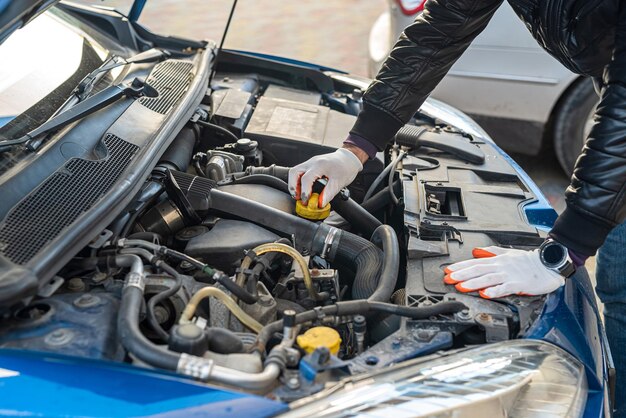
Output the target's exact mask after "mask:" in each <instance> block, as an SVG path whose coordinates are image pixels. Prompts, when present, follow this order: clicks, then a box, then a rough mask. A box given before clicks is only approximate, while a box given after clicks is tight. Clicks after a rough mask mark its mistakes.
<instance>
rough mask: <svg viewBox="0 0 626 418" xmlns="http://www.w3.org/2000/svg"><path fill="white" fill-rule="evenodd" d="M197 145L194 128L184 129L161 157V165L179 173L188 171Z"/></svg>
mask: <svg viewBox="0 0 626 418" xmlns="http://www.w3.org/2000/svg"><path fill="white" fill-rule="evenodd" d="M195 145H196V131H195V130H194V129H192V128H183V129H182V130H181V131H180V132H179V133H178V135H176V138H174V140H173V141H172V144H171V145H170V146H169V147H168V148H167V150H165V152H164V153H163V155H162V156H161V159H160V160H159V165H161V166H165V167H167V168H169V169H174V170H178V171H187V168H188V167H189V162H190V161H191V156H192V154H193V148H194V146H195Z"/></svg>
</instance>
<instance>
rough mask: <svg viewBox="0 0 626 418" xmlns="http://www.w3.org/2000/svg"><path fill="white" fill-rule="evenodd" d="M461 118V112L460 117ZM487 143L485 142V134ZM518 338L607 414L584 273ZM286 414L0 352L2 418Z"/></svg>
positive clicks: (596, 325) (55, 359)
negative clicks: (541, 350)
mask: <svg viewBox="0 0 626 418" xmlns="http://www.w3.org/2000/svg"><path fill="white" fill-rule="evenodd" d="M143 3H145V1H141V2H137V4H136V5H135V6H134V7H133V8H132V9H131V18H132V20H136V19H137V17H138V15H139V13H140V12H141V8H142V7H143ZM2 4H3V2H0V5H2ZM250 54H251V55H257V56H260V57H263V58H265V59H271V60H275V61H280V62H286V63H289V64H290V65H297V66H304V67H308V68H312V69H317V70H321V71H330V70H331V69H328V68H324V67H319V66H317V65H314V64H309V63H305V62H301V61H297V62H296V61H294V60H290V59H285V58H280V57H273V56H267V55H263V54H252V53H250ZM332 71H335V70H332ZM459 117H464V115H462V114H461V113H459ZM0 124H2V121H0ZM485 139H488V137H487V136H486V135H485ZM498 149H499V148H498ZM500 152H501V153H502V155H503V156H504V157H505V158H506V159H507V160H508V161H509V162H510V164H511V165H512V166H513V167H514V168H515V170H516V171H517V173H518V175H519V178H520V179H521V180H522V181H523V182H524V183H525V184H526V185H527V186H528V188H529V189H531V190H532V191H533V192H534V193H535V195H536V196H538V199H537V201H535V202H532V203H530V204H528V205H527V206H525V207H524V208H523V210H524V212H525V213H526V217H527V220H528V223H529V224H531V225H533V226H536V227H538V228H542V229H547V228H549V227H550V226H551V225H552V223H553V222H554V220H555V219H556V213H555V211H554V210H553V209H552V208H551V207H550V205H549V204H548V202H547V200H546V199H545V197H543V195H542V194H541V192H540V191H539V189H538V188H537V186H536V185H535V184H534V183H533V182H532V180H531V179H530V177H529V176H528V175H527V174H526V173H525V172H524V171H523V170H522V169H521V168H520V167H519V166H518V165H517V164H516V163H515V162H514V161H512V160H511V159H510V157H508V156H507V155H506V154H505V153H504V152H503V151H500ZM524 338H529V339H540V340H545V341H548V342H550V343H552V344H555V345H557V346H559V347H561V348H563V349H564V350H566V351H568V352H569V353H571V354H572V355H573V356H575V357H576V358H577V359H579V360H580V361H581V362H582V363H583V364H584V365H585V367H586V376H587V382H588V399H587V402H586V406H585V409H584V411H585V413H584V416H585V417H589V418H591V417H602V416H606V414H607V412H608V411H606V407H607V397H608V393H609V370H610V366H611V365H610V353H609V351H608V346H607V344H606V338H605V336H604V331H603V326H602V321H601V315H600V313H599V310H598V307H597V304H596V302H595V296H594V291H593V286H592V284H591V282H590V280H589V277H588V275H587V274H586V273H584V272H582V273H580V274H577V275H576V276H575V277H574V278H573V279H572V280H568V281H567V283H566V285H565V286H564V287H562V288H561V289H559V290H558V291H556V292H554V293H552V294H550V295H548V297H547V300H546V303H545V306H544V308H543V311H542V313H541V315H540V316H539V318H538V320H537V321H536V322H535V323H534V325H533V326H532V328H531V329H530V330H528V332H526V334H525V335H524ZM286 410H288V405H287V404H286V403H282V402H278V401H274V400H271V399H268V398H265V397H261V396H255V395H251V394H246V393H239V392H235V391H229V390H225V389H222V388H217V387H212V386H210V385H205V384H199V383H196V382H194V381H193V380H191V379H187V378H183V377H181V376H179V375H175V374H170V373H167V372H163V371H159V370H149V369H144V368H138V367H134V366H130V365H124V364H119V363H113V362H107V361H98V360H89V359H82V358H77V357H71V356H63V355H58V354H50V353H41V352H35V351H22V350H13V349H0V415H2V416H18V415H19V416H25V415H26V416H70V417H74V416H76V417H77V416H109V417H118V416H119V417H128V416H167V417H188V416H211V417H239V416H247V417H269V416H274V415H277V414H279V413H281V412H284V411H286Z"/></svg>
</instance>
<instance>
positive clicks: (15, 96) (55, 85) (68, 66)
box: [0, 8, 109, 139]
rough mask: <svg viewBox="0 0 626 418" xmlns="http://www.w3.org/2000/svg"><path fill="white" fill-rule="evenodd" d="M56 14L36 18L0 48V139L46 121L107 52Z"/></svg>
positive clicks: (48, 12) (25, 130)
mask: <svg viewBox="0 0 626 418" xmlns="http://www.w3.org/2000/svg"><path fill="white" fill-rule="evenodd" d="M69 21H70V18H69V17H68V16H67V15H66V14H64V13H63V12H61V11H60V10H58V9H54V8H53V9H51V10H49V11H47V12H46V13H43V14H42V15H40V16H38V17H37V18H36V19H34V20H33V21H32V22H30V23H29V24H28V25H26V26H25V27H24V28H22V29H19V30H17V31H15V32H14V33H13V34H12V35H11V36H10V37H9V38H8V39H7V40H6V41H5V42H4V43H2V44H1V45H0V63H2V64H1V65H0V139H11V138H17V137H19V136H22V135H24V134H25V133H26V132H28V131H30V130H32V129H34V128H36V127H37V126H39V125H40V124H41V123H43V122H45V121H46V120H47V119H49V118H50V117H51V116H52V115H53V114H54V112H55V111H56V110H57V109H58V108H59V107H60V106H61V105H62V104H63V103H64V102H65V100H66V99H67V98H68V97H69V95H70V94H71V92H72V90H73V89H74V87H76V85H77V84H78V83H79V82H80V80H81V79H82V78H83V77H84V76H85V75H87V74H88V73H89V72H91V71H92V70H94V69H95V68H97V67H99V66H100V65H101V64H102V62H103V61H104V60H105V59H106V58H107V56H108V55H109V51H108V50H106V49H105V48H104V47H102V46H101V45H100V44H98V43H97V42H95V41H94V40H93V39H90V38H89V37H88V36H87V35H85V34H84V33H82V32H80V31H79V30H78V29H76V28H74V27H73V26H72V25H70V24H69V23H68V22H69Z"/></svg>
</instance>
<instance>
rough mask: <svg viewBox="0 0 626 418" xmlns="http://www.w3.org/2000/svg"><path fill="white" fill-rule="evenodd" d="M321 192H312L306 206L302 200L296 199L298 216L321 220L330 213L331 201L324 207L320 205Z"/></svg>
mask: <svg viewBox="0 0 626 418" xmlns="http://www.w3.org/2000/svg"><path fill="white" fill-rule="evenodd" d="M318 201H319V193H311V197H310V198H309V202H308V204H307V205H306V206H305V205H304V204H303V203H302V201H301V200H296V213H297V214H298V216H300V217H302V218H305V219H309V220H311V221H321V220H323V219H326V218H328V215H330V203H327V204H326V206H324V207H323V208H320V207H318V203H319V202H318Z"/></svg>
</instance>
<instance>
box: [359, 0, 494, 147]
mask: <svg viewBox="0 0 626 418" xmlns="http://www.w3.org/2000/svg"><path fill="white" fill-rule="evenodd" d="M501 4H502V0H429V1H427V2H426V5H425V8H424V12H423V13H421V14H420V15H419V16H418V17H417V19H415V22H414V23H412V24H411V25H410V26H408V27H407V28H406V29H405V30H404V32H403V33H402V35H401V36H400V39H398V41H397V42H396V44H395V46H394V47H393V49H392V51H391V53H390V54H389V57H388V58H387V60H386V61H385V62H384V63H383V65H382V67H381V69H380V71H379V73H378V75H377V76H376V79H375V80H374V81H373V82H372V84H370V86H369V88H368V89H367V91H366V93H365V95H364V96H363V102H364V106H363V111H362V112H361V114H360V115H359V117H358V119H357V121H356V123H355V125H354V127H353V128H352V131H351V134H352V135H356V136H358V137H361V138H365V139H367V140H368V141H369V142H371V143H372V144H373V145H374V146H375V147H376V148H377V149H378V150H383V149H384V148H385V146H386V145H387V143H388V142H389V141H390V140H391V139H392V137H393V136H394V135H395V134H396V132H397V131H398V130H399V129H400V128H401V127H402V126H403V125H404V124H405V123H407V122H408V121H409V120H410V119H411V118H412V117H413V115H415V113H416V112H417V110H418V109H419V107H420V106H421V105H422V103H424V101H425V100H426V98H427V97H428V96H429V95H430V93H431V92H432V91H433V90H434V89H435V87H437V84H439V82H440V81H441V79H442V78H443V77H444V76H445V75H446V74H447V73H448V71H449V70H450V68H451V67H452V65H453V64H454V63H455V62H456V61H457V60H458V59H459V57H460V56H461V55H462V54H463V52H465V50H466V49H467V47H468V46H469V45H470V43H471V42H472V41H473V40H474V38H476V36H478V35H479V34H480V33H481V32H482V31H483V29H485V27H486V26H487V24H488V23H489V20H490V19H491V17H492V16H493V14H494V13H495V12H496V10H497V9H498V7H499V6H500V5H501Z"/></svg>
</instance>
